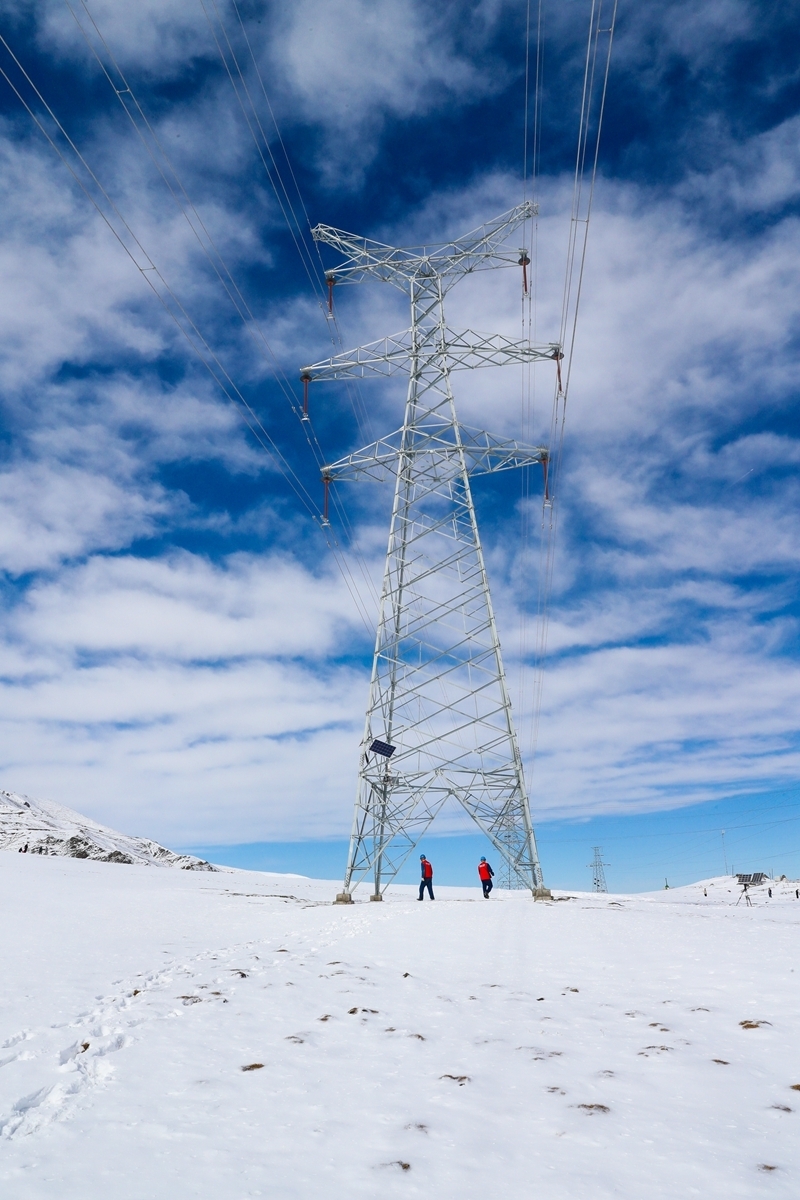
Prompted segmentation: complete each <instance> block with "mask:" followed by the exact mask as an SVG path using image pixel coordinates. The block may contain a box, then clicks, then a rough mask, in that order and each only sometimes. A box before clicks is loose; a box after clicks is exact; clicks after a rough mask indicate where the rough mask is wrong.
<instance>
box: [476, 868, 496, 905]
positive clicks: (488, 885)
mask: <svg viewBox="0 0 800 1200" xmlns="http://www.w3.org/2000/svg"><path fill="white" fill-rule="evenodd" d="M493 875H494V871H493V870H492V868H491V867H490V866H489V864H488V862H487V861H486V859H485V858H482V859H481V861H480V862H479V863H478V876H479V878H480V881H481V883H482V884H483V898H484V900H488V899H489V892H490V891H491V890H492V888H493V887H494V884H493V883H492V876H493Z"/></svg>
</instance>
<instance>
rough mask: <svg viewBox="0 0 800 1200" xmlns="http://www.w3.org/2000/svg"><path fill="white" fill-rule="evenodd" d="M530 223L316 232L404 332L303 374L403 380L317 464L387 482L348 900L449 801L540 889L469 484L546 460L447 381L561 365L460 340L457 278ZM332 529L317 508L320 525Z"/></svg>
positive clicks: (492, 260) (519, 875) (333, 472)
mask: <svg viewBox="0 0 800 1200" xmlns="http://www.w3.org/2000/svg"><path fill="white" fill-rule="evenodd" d="M533 215H534V208H533V206H532V205H531V204H529V203H525V204H522V205H519V206H518V207H517V208H514V209H512V210H511V211H510V212H508V213H505V214H503V215H502V216H500V217H498V218H497V219H496V220H494V221H491V222H488V223H487V224H486V225H483V226H481V227H480V228H479V229H476V230H473V231H471V232H470V233H467V234H466V235H465V236H464V237H462V238H459V239H457V240H456V241H454V242H451V243H449V244H446V245H436V246H431V247H416V248H395V247H392V246H386V245H383V244H382V243H380V242H375V241H372V240H370V239H369V238H363V237H357V236H355V235H353V234H349V233H344V232H342V231H341V230H338V229H333V228H331V227H330V226H327V225H318V226H317V227H316V228H315V229H314V230H313V231H312V232H313V236H314V238H315V240H316V241H318V242H325V243H327V244H328V245H330V246H332V247H334V248H335V249H336V250H338V251H339V252H340V253H341V254H342V255H343V256H344V259H345V261H344V262H343V263H342V264H341V265H340V266H339V267H337V268H335V269H334V270H333V271H330V272H329V273H328V275H327V282H328V288H329V296H330V297H331V305H332V296H333V289H334V286H339V285H341V284H346V283H364V282H368V281H371V280H378V281H381V282H384V283H390V284H393V285H394V286H395V287H397V288H400V289H401V290H402V291H403V292H405V293H406V295H407V296H408V297H409V299H410V302H411V327H410V328H409V329H407V330H405V331H404V332H402V333H399V334H394V335H392V336H390V337H386V338H383V339H382V340H380V341H378V342H373V343H371V344H369V345H366V346H361V347H360V348H358V349H356V350H352V351H349V352H347V353H344V354H339V355H337V356H336V357H334V358H331V359H327V360H326V361H324V362H319V363H315V364H314V365H312V366H308V367H304V368H302V371H301V378H302V379H303V382H304V384H305V385H306V387H307V386H308V384H309V383H310V382H311V381H316V380H331V379H353V378H364V377H366V376H368V375H375V374H377V375H379V376H384V377H386V376H393V375H396V374H398V373H400V372H407V373H408V376H409V383H408V393H407V400H406V407H405V417H404V420H403V424H402V426H401V428H400V429H398V430H396V431H395V432H394V433H391V434H389V435H388V436H387V437H384V438H381V439H379V440H378V441H377V442H374V443H373V444H372V445H369V446H366V447H364V448H363V449H362V450H358V451H357V452H356V453H354V454H349V455H348V456H347V457H346V458H343V459H340V460H339V461H338V462H335V463H332V464H331V465H330V466H326V467H325V468H323V473H322V474H323V480H324V482H325V488H326V501H327V489H328V486H329V484H330V483H331V482H333V481H339V480H374V481H384V480H394V485H395V486H394V505H393V508H392V518H391V528H390V533H389V545H388V550H387V555H386V567H385V571H384V577H383V589H382V595H381V600H380V612H379V620H378V630H377V636H376V641H375V655H374V660H373V667H372V679H371V683H370V695H369V705H368V708H367V718H366V728H365V734H364V742H363V745H362V753H361V761H360V766H359V775H358V790H357V795H356V803H355V814H354V820H353V830H352V835H351V840H350V850H349V855H348V861H347V870H346V874H345V879H344V890H343V892H342V893H340V895H339V897H338V900H339V901H340V902H341V903H349V902H351V889H352V888H353V887H355V886H357V884H358V883H360V882H361V881H362V880H363V879H364V878H365V877H366V876H367V875H368V874H370V873H372V876H373V878H374V888H373V895H372V899H373V900H380V899H381V898H382V891H383V889H384V888H385V887H386V885H387V884H388V883H389V882H390V881H391V880H392V879H393V878H394V877H395V876H396V875H397V872H398V871H399V869H400V868H401V866H402V865H403V863H404V862H405V860H406V858H407V857H408V855H409V854H410V853H411V851H412V850H413V849H414V847H415V846H416V844H417V843H418V841H419V839H420V838H421V837H422V835H423V834H424V833H425V831H426V830H427V829H428V827H429V826H430V824H431V822H432V821H433V819H434V818H435V817H436V815H437V813H438V812H439V811H440V810H441V808H442V806H443V805H444V804H445V802H446V801H447V800H448V799H449V798H454V799H456V800H458V801H459V802H460V803H461V804H462V805H463V807H464V808H465V809H466V811H467V812H468V813H469V815H470V816H471V817H472V818H473V819H474V820H475V822H476V823H477V824H478V826H479V827H480V828H481V829H482V830H483V831H484V833H485V834H486V835H487V836H488V837H489V838H490V840H491V841H492V843H493V845H494V846H495V848H496V850H497V851H498V852H499V853H500V854H501V855H502V856H503V858H504V859H505V860H506V862H507V863H508V866H509V869H510V872H511V877H513V878H514V879H515V881H518V882H519V884H520V885H521V886H524V887H529V888H530V889H531V890H532V891H533V893H534V895H536V894H542V895H544V894H547V893H546V889H544V886H543V879H542V871H541V866H540V864H539V856H538V852H537V849H536V839H535V836H534V831H533V826H532V824H531V817H530V809H529V805H528V795H527V791H526V788H525V779H524V775H523V769H522V760H521V757H520V752H519V747H518V744H517V738H516V734H515V731H514V726H513V723H512V718H511V702H510V699H509V694H508V688H507V686H506V678H505V673H504V670H503V664H502V659H501V656H500V643H499V640H498V636H497V628H496V626H495V619H494V613H493V611H492V603H491V599H490V596H489V583H488V579H487V575H486V568H485V565H484V559H483V552H482V549H481V542H480V537H479V533H478V525H477V521H476V518H475V509H474V505H473V501H472V492H471V488H470V477H471V476H473V475H484V474H490V473H494V472H497V471H507V470H510V469H512V468H515V467H524V466H529V465H531V464H541V465H542V467H543V469H544V477H545V496H547V465H548V454H547V450H546V449H545V448H544V447H542V446H528V445H523V444H521V443H519V442H516V441H512V440H509V439H507V438H503V437H496V436H494V435H493V434H490V433H487V432H485V431H484V430H479V429H472V428H469V427H467V426H465V425H462V424H461V423H460V422H459V420H458V418H457V416H456V410H455V403H454V400H453V393H452V391H451V386H450V376H451V373H452V372H453V371H456V370H460V369H472V368H476V367H482V366H503V365H506V364H509V363H531V362H535V361H537V360H541V359H549V360H551V361H553V362H555V363H558V361H559V360H560V358H561V357H562V353H561V347H560V346H559V345H558V344H557V343H550V344H549V345H546V346H538V347H535V346H532V345H531V344H530V342H528V341H515V340H514V339H511V338H507V337H504V336H502V335H500V334H481V333H476V332H475V331H473V330H471V329H468V330H466V331H456V330H453V329H451V328H450V327H449V326H448V325H447V323H446V320H445V312H444V299H445V295H446V294H447V292H448V291H449V290H450V288H452V287H453V286H454V284H456V283H457V282H458V281H459V280H460V279H463V277H464V276H465V275H469V274H471V273H473V272H476V271H482V270H487V269H490V268H494V267H508V266H512V265H513V266H517V267H520V266H521V267H522V268H523V270H524V269H525V268H526V267H527V264H528V262H529V259H528V255H527V252H526V251H525V250H521V251H520V250H516V249H514V250H512V249H511V248H509V247H508V246H507V245H505V243H506V241H507V239H508V237H509V235H510V234H511V233H512V232H513V230H515V229H517V228H519V227H520V226H522V225H523V224H524V223H525V221H527V220H529V219H530V218H531V217H532V216H533ZM325 519H326V520H327V503H326V518H325Z"/></svg>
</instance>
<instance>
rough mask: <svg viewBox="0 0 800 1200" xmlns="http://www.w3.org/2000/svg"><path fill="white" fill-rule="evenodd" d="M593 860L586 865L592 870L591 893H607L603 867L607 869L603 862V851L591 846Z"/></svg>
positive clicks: (606, 864)
mask: <svg viewBox="0 0 800 1200" xmlns="http://www.w3.org/2000/svg"><path fill="white" fill-rule="evenodd" d="M592 849H593V850H594V859H593V861H592V862H590V863H589V864H588V865H589V866H590V867H591V868H592V891H593V892H607V891H608V888H607V887H606V873H605V871H604V870H603V867H607V866H608V863H604V862H603V851H602V849H601V848H600V847H599V846H593V847H592Z"/></svg>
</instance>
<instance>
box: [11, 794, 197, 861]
mask: <svg viewBox="0 0 800 1200" xmlns="http://www.w3.org/2000/svg"><path fill="white" fill-rule="evenodd" d="M26 846H27V847H28V853H29V854H60V855H63V856H66V857H68V858H92V859H95V860H97V861H99V862H116V863H131V864H132V863H138V864H140V865H143V866H148V867H180V868H181V869H182V870H184V871H216V870H218V868H217V867H212V865H211V863H207V862H205V861H204V860H203V859H202V858H195V857H194V856H193V855H191V854H176V853H175V852H174V850H167V849H166V848H165V847H164V846H159V844H158V842H151V841H150V840H149V838H137V837H130V836H128V835H127V834H125V833H117V832H116V830H114V829H109V828H108V827H107V826H106V825H98V823H97V822H96V821H92V820H90V818H89V817H84V816H81V814H80V813H76V812H74V811H73V810H72V809H71V808H65V807H64V806H63V805H62V804H56V803H55V802H54V801H52V800H32V799H31V798H30V797H29V796H18V795H16V794H15V793H14V792H3V791H0V850H17V851H20V850H24V848H25V847H26Z"/></svg>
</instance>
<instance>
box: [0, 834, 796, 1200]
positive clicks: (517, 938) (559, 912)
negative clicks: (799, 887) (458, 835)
mask: <svg viewBox="0 0 800 1200" xmlns="http://www.w3.org/2000/svg"><path fill="white" fill-rule="evenodd" d="M0 859H2V861H0V911H2V913H3V915H4V920H3V921H2V922H0V962H2V966H3V971H2V975H3V983H4V986H3V988H0V1195H2V1197H3V1200H107V1198H108V1196H109V1195H113V1196H114V1200H190V1198H191V1200H195V1198H197V1197H203V1198H204V1197H216V1198H220V1200H222V1198H224V1200H228V1198H231V1200H244V1198H245V1197H256V1196H263V1197H273V1196H274V1197H278V1196H279V1197H281V1198H282V1200H316V1198H317V1197H320V1198H324V1200H375V1197H376V1196H380V1197H382V1198H383V1200H395V1198H402V1200H407V1198H408V1200H411V1198H418V1197H419V1198H422V1197H435V1198H436V1200H476V1198H479V1197H483V1196H487V1197H498V1198H502V1200H504V1198H505V1197H508V1196H514V1197H527V1196H529V1195H533V1196H536V1197H541V1198H542V1200H584V1198H589V1197H590V1198H591V1200H686V1198H690V1197H693V1196H697V1197H700V1198H701V1200H761V1198H762V1197H764V1198H769V1200H796V1197H797V1196H798V1195H800V1004H798V987H799V986H800V964H799V963H798V961H797V945H798V933H800V902H798V901H797V900H796V899H795V886H796V885H795V884H789V883H788V882H786V881H782V882H780V883H777V884H774V885H771V886H772V888H773V895H772V897H771V898H770V897H769V895H768V892H767V889H766V888H758V889H755V890H754V893H753V896H752V907H747V906H746V905H745V904H744V903H743V902H741V903H739V904H738V905H737V900H739V896H740V889H738V888H737V887H736V886H735V884H734V883H732V881H730V880H714V881H713V883H714V886H713V887H712V886H711V883H712V881H710V880H709V881H706V892H707V894H706V895H705V896H704V895H703V885H698V886H695V887H694V888H689V889H682V888H675V889H673V890H672V891H670V892H661V893H659V894H653V895H651V896H646V895H645V896H625V895H600V896H598V895H591V894H578V895H574V894H573V895H571V896H570V897H569V898H567V897H566V896H565V895H564V894H563V893H558V892H556V893H555V899H554V901H553V902H552V903H533V901H532V900H531V898H530V896H526V895H525V894H523V893H509V892H501V891H499V890H497V891H495V893H494V894H493V896H492V899H491V900H490V901H488V902H487V901H484V900H483V899H482V898H481V896H480V892H479V891H478V889H477V888H472V889H469V888H463V889H457V888H445V887H437V888H436V902H435V903H433V904H432V903H430V902H429V901H427V900H426V901H425V902H424V903H422V904H420V903H418V902H417V900H416V896H415V893H414V889H412V888H405V887H394V888H391V889H390V891H389V893H388V895H387V899H386V900H385V902H384V903H383V904H371V903H370V902H369V900H368V899H367V897H366V896H365V897H364V898H363V902H361V900H362V898H361V897H360V895H359V894H358V893H357V894H356V898H357V903H356V904H354V905H352V906H348V907H334V906H333V905H332V904H331V900H332V898H333V896H334V895H335V893H336V891H338V889H339V887H340V886H341V885H340V883H339V882H338V881H336V882H328V883H325V882H319V881H314V880H308V879H302V878H297V877H294V878H289V877H281V876H269V875H265V874H257V873H254V872H253V873H251V872H244V871H234V872H231V873H225V874H222V873H220V874H214V875H202V874H194V873H191V872H184V871H120V870H119V869H118V868H116V867H114V866H110V865H108V864H105V863H98V862H78V861H74V860H71V859H67V858H53V857H46V856H38V855H37V856H32V855H30V854H28V855H22V854H7V855H2V856H0ZM793 975H794V976H795V978H792V976H793Z"/></svg>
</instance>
